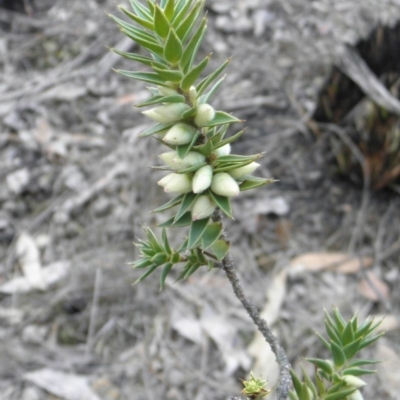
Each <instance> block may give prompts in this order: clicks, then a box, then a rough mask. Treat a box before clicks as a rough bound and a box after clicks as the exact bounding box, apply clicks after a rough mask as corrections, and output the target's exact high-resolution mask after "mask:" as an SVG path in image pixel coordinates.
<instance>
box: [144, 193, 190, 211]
mask: <svg viewBox="0 0 400 400" xmlns="http://www.w3.org/2000/svg"><path fill="white" fill-rule="evenodd" d="M184 196H185V195H184V194H180V195H179V196H177V197H174V198H173V199H171V200H170V201H169V202H168V203H165V204H163V205H162V206H160V207H157V208H156V209H154V210H153V211H151V212H152V213H157V212H161V211H165V210H169V209H170V208H172V207H175V206H177V205H178V204H180V203H181V201H182V199H183V197H184Z"/></svg>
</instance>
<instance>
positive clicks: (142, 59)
mask: <svg viewBox="0 0 400 400" xmlns="http://www.w3.org/2000/svg"><path fill="white" fill-rule="evenodd" d="M110 50H111V51H112V52H114V53H116V54H118V55H120V56H121V57H124V58H127V59H129V60H134V61H137V62H139V63H141V64H144V65H148V66H149V67H153V66H155V67H157V68H165V65H163V64H160V63H158V62H156V61H154V60H153V59H152V58H150V57H145V56H140V55H139V54H135V53H126V52H125V51H120V50H118V49H110Z"/></svg>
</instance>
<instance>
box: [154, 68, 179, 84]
mask: <svg viewBox="0 0 400 400" xmlns="http://www.w3.org/2000/svg"><path fill="white" fill-rule="evenodd" d="M153 69H154V71H156V72H157V74H158V75H159V76H160V77H161V78H162V79H164V80H166V81H171V82H180V81H181V79H182V78H183V74H182V72H181V71H177V70H172V69H160V68H157V67H153Z"/></svg>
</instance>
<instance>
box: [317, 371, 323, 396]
mask: <svg viewBox="0 0 400 400" xmlns="http://www.w3.org/2000/svg"><path fill="white" fill-rule="evenodd" d="M315 383H316V385H317V389H318V393H319V395H321V398H323V397H322V396H323V395H324V394H325V392H326V389H325V384H324V381H323V379H322V378H321V377H320V375H319V373H318V371H315Z"/></svg>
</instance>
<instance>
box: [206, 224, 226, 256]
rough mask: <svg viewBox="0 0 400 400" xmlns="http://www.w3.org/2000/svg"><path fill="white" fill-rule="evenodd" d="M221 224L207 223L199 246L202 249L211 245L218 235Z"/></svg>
mask: <svg viewBox="0 0 400 400" xmlns="http://www.w3.org/2000/svg"><path fill="white" fill-rule="evenodd" d="M221 232H222V225H221V223H220V222H214V223H212V224H209V225H208V226H207V228H206V230H205V231H204V233H203V236H202V237H201V247H202V248H203V250H206V249H208V248H209V247H210V246H212V245H213V244H214V243H215V242H216V241H217V240H218V239H219V237H220V235H221Z"/></svg>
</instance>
